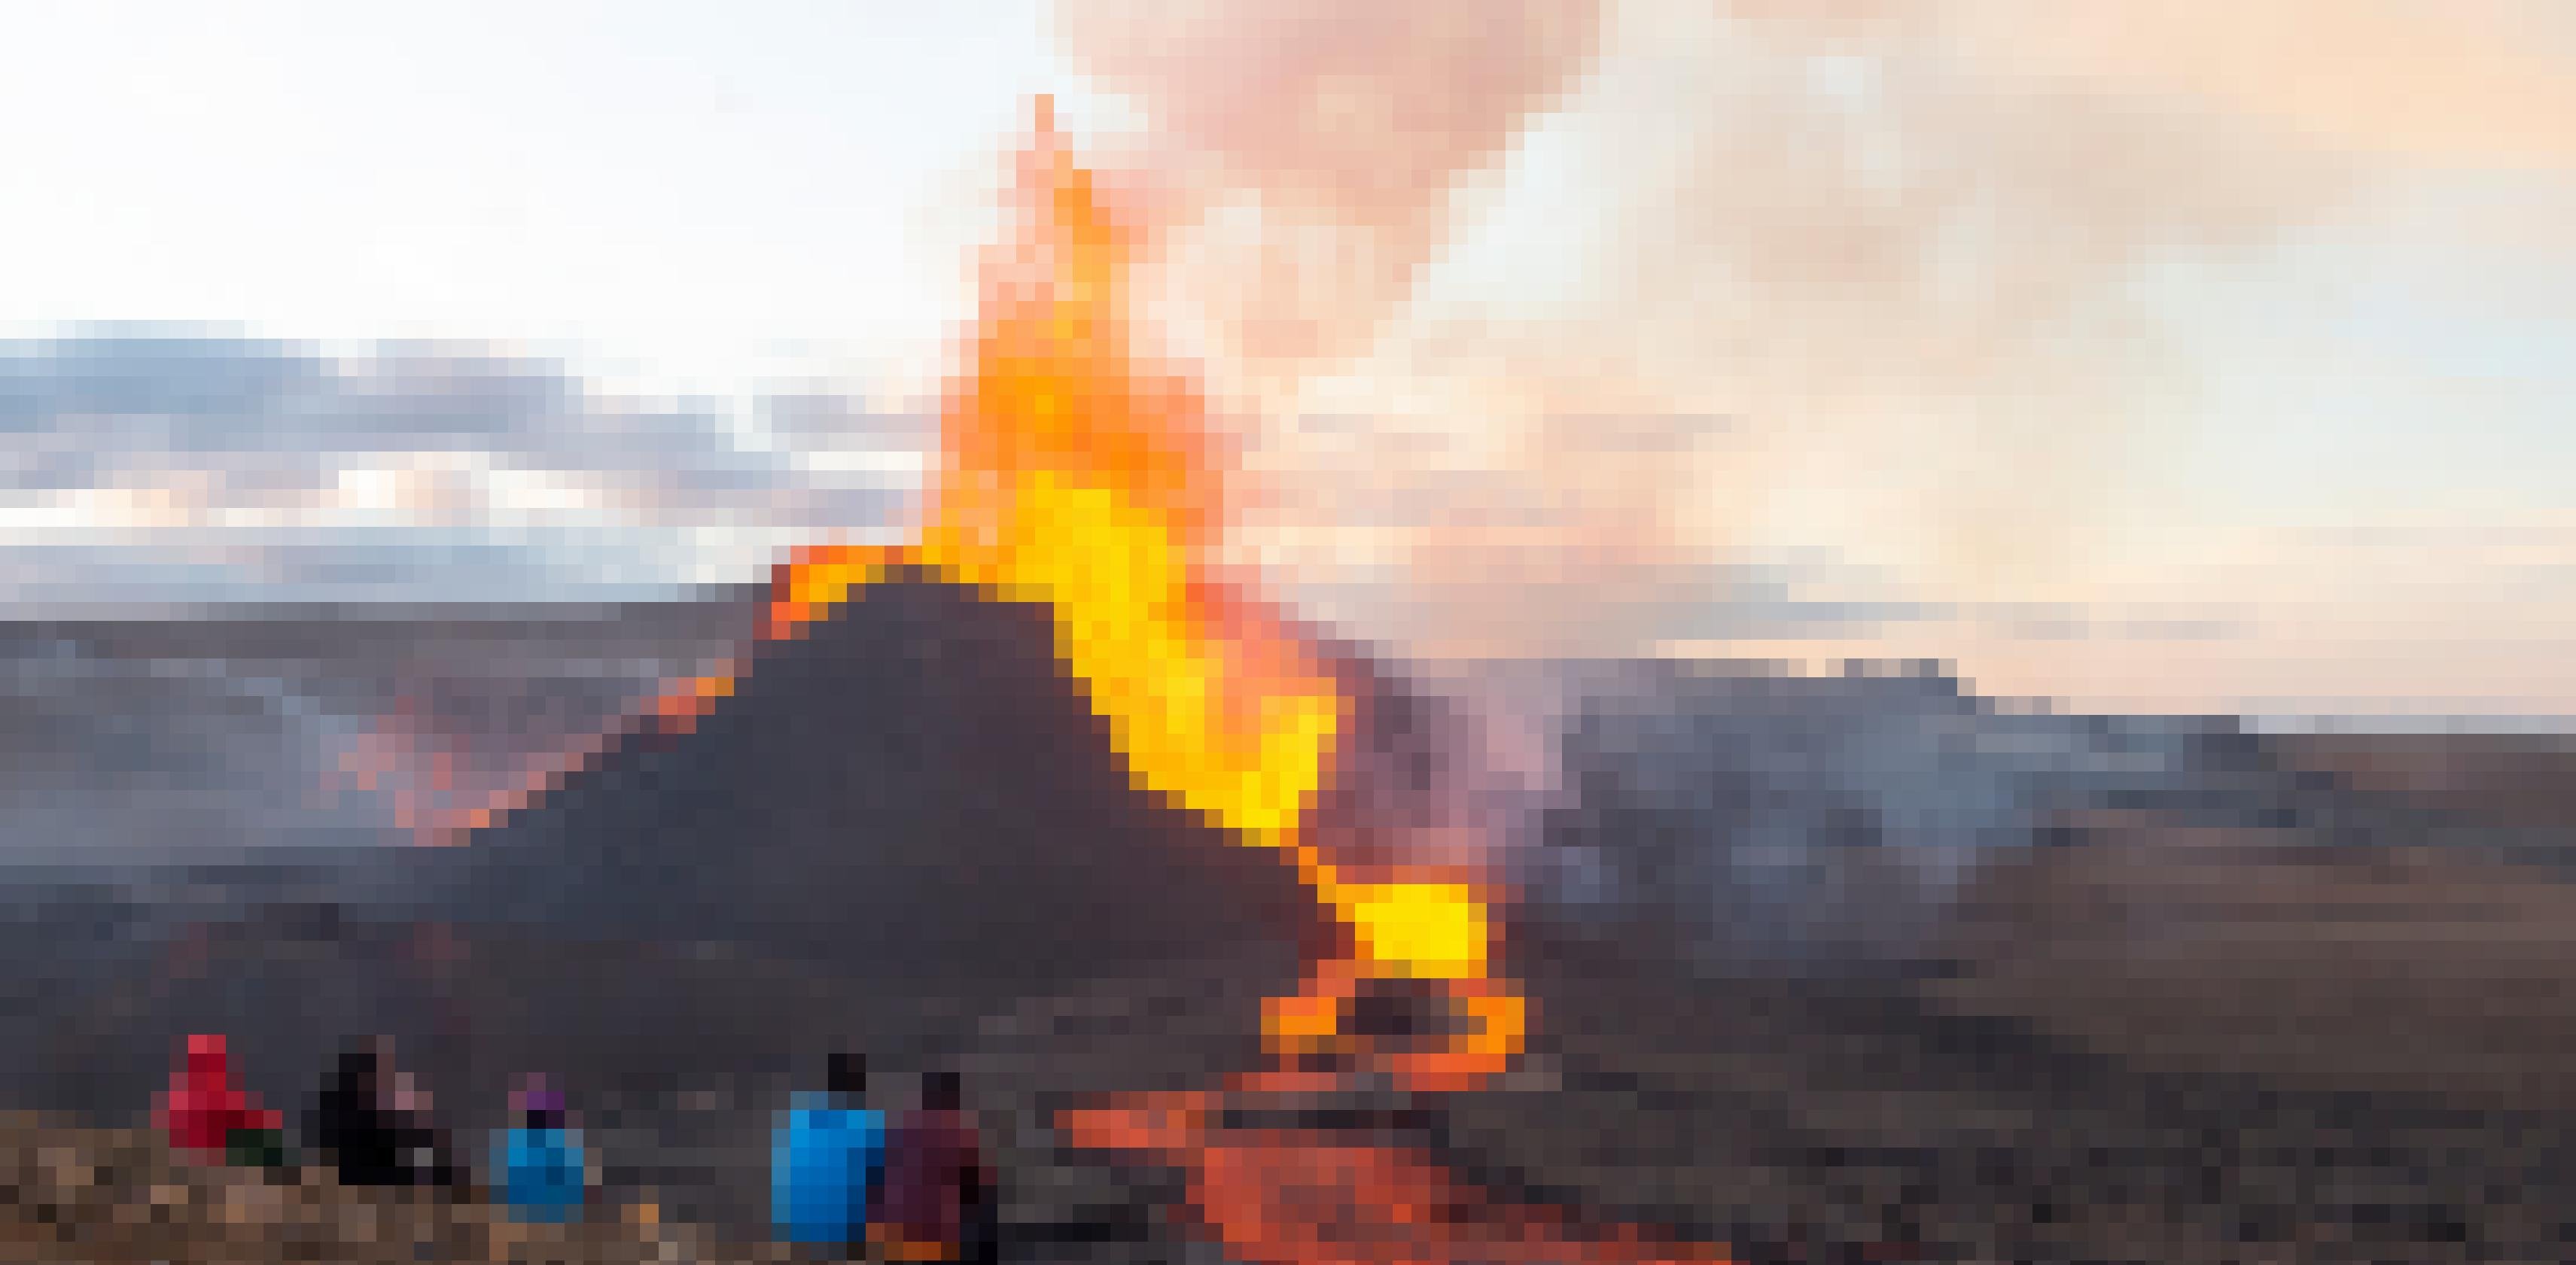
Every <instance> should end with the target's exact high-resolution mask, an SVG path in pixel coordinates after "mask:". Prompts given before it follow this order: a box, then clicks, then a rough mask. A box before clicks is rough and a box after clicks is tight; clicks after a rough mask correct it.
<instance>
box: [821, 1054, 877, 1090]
mask: <svg viewBox="0 0 2576 1265" xmlns="http://www.w3.org/2000/svg"><path fill="white" fill-rule="evenodd" d="M823 1088H825V1089H827V1090H830V1091H831V1092H833V1093H835V1094H864V1093H866V1092H868V1061H867V1058H866V1057H865V1056H864V1055H861V1054H859V1053H858V1052H857V1051H854V1050H839V1051H835V1052H834V1053H833V1055H832V1062H831V1066H830V1067H829V1068H828V1069H827V1070H826V1071H825V1072H824V1074H823Z"/></svg>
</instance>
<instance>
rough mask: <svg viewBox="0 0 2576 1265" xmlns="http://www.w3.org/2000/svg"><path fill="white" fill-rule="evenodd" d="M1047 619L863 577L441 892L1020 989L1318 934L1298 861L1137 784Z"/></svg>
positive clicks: (634, 929)
mask: <svg viewBox="0 0 2576 1265" xmlns="http://www.w3.org/2000/svg"><path fill="white" fill-rule="evenodd" d="M1050 618H1051V617H1050V615H1049V614H1048V612H1047V611H1046V610H1045V609H1044V608H1042V607H1039V606H1035V605H1031V604H1024V603H1008V602H998V601H993V600H989V599H987V598H986V597H983V596H981V595H979V594H977V593H975V592H974V591H973V590H971V589H967V588H963V587H958V586H953V585H948V584H944V583H939V582H934V581H930V580H926V579H921V578H917V577H904V578H897V579H893V580H890V581H888V582H885V583H882V584H879V585H877V586H874V587H871V588H868V589H865V590H861V591H859V592H857V593H855V594H854V595H853V600H851V601H850V602H848V603H847V604H845V605H843V606H841V607H839V608H838V609H836V610H835V611H834V612H833V613H832V614H831V616H830V617H829V618H826V619H824V620H822V621H819V622H818V623H816V624H814V625H811V626H809V627H808V628H807V629H806V630H805V632H804V634H803V635H802V636H800V637H797V638H794V639H790V640H783V641H777V642H771V643H766V644H764V645H762V646H761V647H760V649H759V652H758V654H757V656H756V657H755V659H754V660H753V663H752V666H751V668H750V670H749V671H748V672H747V673H746V674H744V676H743V678H742V679H741V680H740V681H739V682H738V683H737V687H736V691H735V693H734V694H733V696H732V697H730V698H727V699H724V700H722V701H721V702H720V703H718V704H717V705H716V706H715V707H714V709H713V710H712V711H711V712H710V714H708V715H707V716H705V717H703V718H702V719H700V720H699V721H698V722H697V724H696V725H695V726H694V728H693V729H691V730H689V731H687V732H679V733H655V732H651V731H646V730H638V731H636V732H633V733H630V734H628V735H626V736H625V738H623V739H622V740H621V741H620V742H619V743H618V744H617V745H616V746H615V748H614V749H613V750H612V751H611V752H610V753H609V754H608V755H607V756H605V757H603V758H602V759H600V760H599V761H597V762H595V764H594V765H593V767H591V768H589V769H587V770H585V771H583V772H582V773H580V774H578V775H576V776H574V777H572V778H570V779H568V780H567V781H566V783H565V784H563V785H562V786H560V787H558V788H556V789H555V790H554V791H553V793H552V794H550V795H549V796H548V797H547V798H546V799H545V800H544V801H543V802H542V803H541V804H539V805H538V806H536V807H535V808H533V809H532V810H530V811H527V812H524V813H522V814H520V815H518V816H516V817H515V818H513V819H511V820H508V821H506V822H504V823H502V824H500V825H498V826H497V827H495V828H494V829H492V830H489V831H487V832H484V833H483V834H482V835H481V836H479V837H478V838H477V839H476V840H475V841H474V842H473V844H472V845H471V846H470V847H468V848H465V849H462V850H461V854H460V855H459V856H457V857H455V858H452V859H453V860H455V861H458V862H461V863H462V864H461V865H459V866H458V867H457V868H458V869H459V870H460V872H459V873H458V874H456V875H454V876H453V877H452V878H451V879H450V880H449V881H448V882H446V883H444V884H442V885H440V886H439V887H438V888H437V889H436V890H437V892H438V895H437V897H436V899H435V900H434V902H433V903H434V904H435V906H436V910H435V912H436V913H437V915H438V916H439V917H441V918H442V919H444V920H448V921H453V922H457V923H462V924H466V925H468V926H471V925H475V924H489V923H524V924H535V925H542V926H546V927H548V928H551V929H553V930H554V931H555V932H557V933H565V932H572V933H593V934H599V935H602V936H608V937H613V938H620V939H629V938H631V939H644V940H654V941H662V942H671V941H736V942H753V943H757V944H760V945H762V946H764V947H765V948H767V949H768V950H771V951H775V952H785V953H791V954H794V955H797V956H802V957H811V958H820V959H823V960H826V961H829V962H830V963H831V964H832V965H833V966H834V968H835V969H837V970H841V971H845V972H847V971H861V972H866V971H876V972H881V973H883V974H886V975H889V976H896V977H901V978H904V979H908V980H921V981H950V980H963V979H972V980H976V981H981V982H983V983H984V984H986V985H998V986H1006V987H1012V988H1016V987H1021V986H1026V987H1032V988H1034V987H1040V986H1044V985H1047V984H1050V983H1053V982H1057V981H1063V980H1069V979H1081V978H1088V977H1093V976H1097V975H1100V974H1102V973H1104V972H1107V971H1112V970H1116V969H1118V968H1120V967H1121V966H1124V965H1135V964H1143V963H1151V962H1155V961H1159V960H1162V959H1167V958H1173V957H1195V956H1199V955H1202V954H1207V953H1213V952H1229V951H1232V950H1235V949H1237V948H1239V947H1241V946H1243V945H1245V944H1247V943H1252V942H1265V941H1266V942H1274V943H1277V944H1279V945H1280V946H1282V947H1288V946H1292V945H1294V944H1296V943H1299V942H1301V941H1303V940H1305V939H1307V938H1309V937H1312V936H1314V935H1317V934H1319V933H1320V932H1321V930H1322V929H1321V927H1320V926H1319V925H1318V914H1317V911H1316V908H1315V904H1314V901H1313V899H1312V897H1311V896H1310V895H1309V894H1308V893H1306V892H1305V891H1304V890H1303V888H1302V887H1300V886H1299V884H1298V883H1297V881H1296V878H1295V875H1294V873H1293V871H1292V870H1291V869H1290V867H1288V866H1287V865H1285V864H1284V863H1283V862H1282V860H1281V858H1278V857H1276V856H1273V855H1271V854H1268V853H1266V852H1262V851H1260V850H1256V849H1250V848H1245V847H1242V846H1239V845H1238V844H1236V843H1235V842H1234V841H1233V840H1232V839H1231V838H1230V837H1229V836H1227V835H1226V834H1225V833H1223V832H1222V831H1220V830H1218V829H1216V828H1215V827H1214V826H1213V825H1212V824H1211V823H1209V822H1208V821H1206V820H1205V819H1203V818H1201V817H1199V816H1198V815H1196V814H1193V813H1191V812H1188V811H1186V810H1184V809H1182V808H1180V807H1179V806H1177V805H1175V804H1173V803H1171V802H1169V801H1168V800H1166V799H1163V798H1160V797H1157V796H1155V795H1153V794H1151V793H1149V792H1147V791H1145V790H1143V789H1141V788H1140V787H1138V786H1137V785H1136V783H1135V781H1134V779H1133V778H1132V777H1131V775H1130V774H1129V772H1128V770H1127V768H1126V766H1125V763H1124V759H1123V757H1121V756H1120V755H1119V754H1118V752H1117V751H1116V750H1115V749H1114V748H1113V747H1112V745H1111V743H1110V739H1109V733H1108V726H1107V723H1106V722H1105V721H1104V720H1103V719H1102V718H1101V717H1099V716H1098V715H1097V714H1096V713H1094V712H1093V711H1092V709H1091V707H1090V705H1089V702H1088V700H1087V699H1086V698H1085V696H1084V694H1083V692H1082V687H1081V685H1080V683H1079V682H1077V681H1076V680H1074V679H1073V677H1072V675H1071V673H1070V672H1069V671H1068V670H1067V669H1066V668H1065V667H1064V666H1063V665H1062V663H1061V662H1059V661H1058V659H1057V658H1056V655H1055V652H1054V632H1053V629H1052V627H1051V624H1050Z"/></svg>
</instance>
